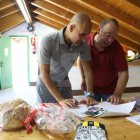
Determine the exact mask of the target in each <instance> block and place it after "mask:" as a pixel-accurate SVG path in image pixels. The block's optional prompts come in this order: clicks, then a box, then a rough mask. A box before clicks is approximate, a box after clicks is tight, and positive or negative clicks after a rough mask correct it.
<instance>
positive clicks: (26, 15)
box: [16, 0, 32, 24]
mask: <svg viewBox="0 0 140 140" xmlns="http://www.w3.org/2000/svg"><path fill="white" fill-rule="evenodd" d="M16 1H17V3H18V5H19V7H20V10H21V12H22V14H23V16H24V18H25V19H26V21H27V22H28V23H29V24H32V19H31V16H30V14H29V11H28V9H27V5H26V3H25V0H16Z"/></svg>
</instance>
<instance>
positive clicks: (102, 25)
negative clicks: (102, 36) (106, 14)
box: [100, 18, 119, 28]
mask: <svg viewBox="0 0 140 140" xmlns="http://www.w3.org/2000/svg"><path fill="white" fill-rule="evenodd" d="M109 22H113V23H114V24H115V25H116V27H119V23H118V21H117V20H116V19H115V18H105V19H104V20H103V21H102V23H101V24H100V26H101V28H103V27H104V26H105V25H106V24H107V23H109Z"/></svg>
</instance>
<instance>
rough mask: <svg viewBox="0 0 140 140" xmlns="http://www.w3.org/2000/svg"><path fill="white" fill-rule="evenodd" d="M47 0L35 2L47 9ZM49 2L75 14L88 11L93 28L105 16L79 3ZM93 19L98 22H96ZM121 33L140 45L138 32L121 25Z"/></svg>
mask: <svg viewBox="0 0 140 140" xmlns="http://www.w3.org/2000/svg"><path fill="white" fill-rule="evenodd" d="M45 1H46V4H45V3H44V2H43V3H41V1H35V3H36V5H42V6H41V7H40V8H42V7H43V9H45V7H46V6H45V5H48V3H47V1H48V0H45ZM49 3H50V7H51V6H52V5H51V4H54V5H55V6H56V7H57V6H58V7H61V8H63V9H65V10H67V11H70V12H71V11H73V12H72V13H75V14H76V13H78V12H85V13H87V14H88V15H89V16H90V18H91V21H92V23H93V26H92V28H93V30H97V28H98V26H99V25H100V23H101V22H102V20H103V19H104V18H102V17H99V16H98V15H96V14H94V13H93V12H90V11H88V10H86V9H84V8H82V7H80V6H78V5H75V4H72V3H71V2H69V1H66V0H65V1H63V0H59V1H58V0H51V1H49ZM64 6H65V7H64ZM61 8H59V11H60V10H61ZM70 9H71V10H70ZM50 10H51V9H50ZM63 13H65V12H63ZM59 14H60V13H59ZM73 15H74V14H73ZM73 15H71V16H69V18H72V16H73ZM98 17H99V18H98ZM93 20H94V21H96V22H94V21H93ZM119 35H120V36H122V37H124V38H126V39H128V40H131V41H133V42H134V43H137V44H139V45H140V39H139V38H140V36H139V35H138V34H135V33H133V32H130V31H129V30H127V29H125V28H123V27H121V26H120V30H119Z"/></svg>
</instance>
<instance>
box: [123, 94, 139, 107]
mask: <svg viewBox="0 0 140 140" xmlns="http://www.w3.org/2000/svg"><path fill="white" fill-rule="evenodd" d="M132 101H136V105H138V106H140V96H136V97H132V98H129V99H126V100H125V102H127V103H128V102H132Z"/></svg>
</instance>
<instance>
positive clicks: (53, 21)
mask: <svg viewBox="0 0 140 140" xmlns="http://www.w3.org/2000/svg"><path fill="white" fill-rule="evenodd" d="M35 18H37V19H39V20H41V21H44V22H46V23H49V24H51V25H53V26H57V27H59V28H63V27H65V26H64V25H62V24H60V23H58V22H56V21H55V20H53V19H48V18H46V17H43V16H41V15H37V16H35Z"/></svg>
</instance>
